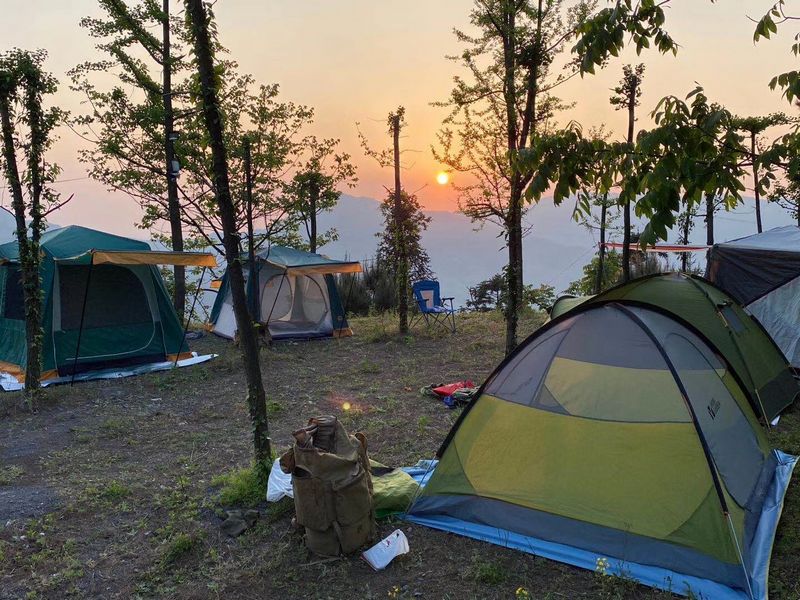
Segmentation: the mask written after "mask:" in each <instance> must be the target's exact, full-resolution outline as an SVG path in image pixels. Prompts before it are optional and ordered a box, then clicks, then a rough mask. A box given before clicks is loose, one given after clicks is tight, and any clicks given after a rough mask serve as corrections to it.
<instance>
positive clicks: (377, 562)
mask: <svg viewBox="0 0 800 600" xmlns="http://www.w3.org/2000/svg"><path fill="white" fill-rule="evenodd" d="M408 551H409V547H408V538H407V537H406V534H405V533H403V532H402V531H400V530H399V529H395V530H394V531H393V532H392V533H390V534H389V535H388V536H387V537H385V538H383V539H382V540H381V541H380V542H378V543H377V544H375V545H374V546H373V547H372V548H370V549H369V550H367V551H366V552H364V553H363V554H362V555H361V556H363V557H364V560H366V561H367V562H368V563H369V566H370V567H372V568H373V569H375V570H376V571H380V570H381V569H385V568H386V565H388V564H389V563H390V562H392V560H394V559H395V558H396V557H398V556H400V555H401V554H406V553H407V552H408Z"/></svg>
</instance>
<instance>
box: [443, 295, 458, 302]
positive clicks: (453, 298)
mask: <svg viewBox="0 0 800 600" xmlns="http://www.w3.org/2000/svg"><path fill="white" fill-rule="evenodd" d="M455 299H456V298H455V296H452V297H450V298H440V300H441V301H442V302H444V301H445V300H450V302H452V301H453V300H455Z"/></svg>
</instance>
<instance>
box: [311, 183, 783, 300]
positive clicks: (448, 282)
mask: <svg viewBox="0 0 800 600" xmlns="http://www.w3.org/2000/svg"><path fill="white" fill-rule="evenodd" d="M379 206H380V205H379V203H378V202H377V201H375V200H373V199H371V198H363V197H353V196H342V198H341V200H340V201H339V204H338V206H337V207H336V209H335V210H334V211H333V212H331V213H325V214H323V215H321V217H320V224H319V226H320V228H328V227H335V228H336V229H337V230H338V232H339V239H338V240H337V241H335V242H332V243H330V244H327V245H326V246H324V247H323V248H322V250H321V252H323V253H325V254H328V255H330V256H336V257H343V256H345V255H346V256H348V257H350V258H353V259H357V260H363V259H371V258H372V257H374V255H375V249H376V246H377V240H376V238H375V234H376V233H377V232H379V231H380V230H381V229H382V223H381V215H380V208H379ZM572 209H573V203H571V202H564V203H562V204H561V206H555V205H554V204H553V202H552V199H551V198H545V199H542V201H541V202H540V203H539V204H538V205H536V206H534V207H532V208H531V209H530V210H529V211H528V214H527V217H526V221H527V224H528V225H529V226H530V227H531V230H530V233H529V234H528V235H527V236H526V237H525V240H524V242H523V251H524V254H523V269H524V279H525V282H526V283H527V284H533V285H539V284H541V283H547V284H550V285H553V286H554V287H555V288H556V292H557V293H560V292H561V291H563V290H564V289H565V288H566V287H568V286H569V284H570V283H571V282H572V281H575V280H576V279H578V278H579V277H580V276H581V268H582V267H583V266H584V265H585V264H586V263H588V262H589V261H590V260H591V258H592V256H593V255H594V253H595V252H596V249H597V243H598V238H597V232H594V231H590V230H589V229H587V228H586V227H583V226H582V225H580V224H578V223H576V222H575V221H574V219H573V218H572ZM753 213H754V207H753V204H752V200H746V201H745V204H744V205H742V206H740V207H738V208H737V209H736V210H735V211H731V212H730V213H724V212H723V213H718V214H717V215H716V221H715V226H716V227H715V229H716V239H717V241H724V240H730V239H735V238H739V237H744V236H747V235H752V234H754V233H756V225H755V216H754V214H753ZM426 214H427V215H428V216H430V217H431V223H430V225H429V227H428V230H427V231H425V232H424V233H423V236H422V242H423V245H424V246H425V248H426V249H427V251H428V254H429V255H430V257H431V267H432V269H433V271H434V273H435V274H436V277H437V278H438V279H439V281H440V282H441V284H442V291H443V292H444V293H446V295H452V296H455V297H456V303H457V304H463V303H464V302H465V301H466V300H467V299H468V297H469V293H468V288H469V287H470V286H473V285H475V283H477V282H479V281H482V280H484V279H488V278H489V277H491V276H492V275H494V274H495V273H499V272H500V271H501V270H502V268H503V266H504V265H505V264H506V260H507V251H506V249H505V241H504V239H503V237H502V232H501V231H500V228H499V227H497V226H496V225H493V224H491V223H487V224H485V226H484V227H483V228H479V226H478V224H475V223H472V222H470V220H469V219H468V218H467V217H465V216H464V215H462V214H461V213H456V212H448V211H426ZM762 215H763V222H764V229H765V230H766V229H771V228H772V227H778V226H781V225H787V224H792V223H793V222H794V221H793V219H792V218H791V217H790V216H789V215H788V214H787V213H786V212H785V211H783V210H782V209H781V208H780V207H778V206H776V205H774V204H763V205H762ZM634 226H635V227H643V226H644V223H643V222H641V221H640V222H636V221H635V222H634ZM476 229H477V231H476ZM705 235H706V234H705V228H704V223H703V219H702V218H696V219H695V224H694V228H693V231H692V234H691V235H690V242H691V243H695V244H704V243H705ZM676 237H677V236H676V235H670V238H669V239H670V240H671V241H675V239H676ZM615 241H621V240H615ZM704 258H705V257H704V256H703V255H702V253H698V254H697V255H696V259H695V260H696V261H699V262H700V263H701V264H703V263H704Z"/></svg>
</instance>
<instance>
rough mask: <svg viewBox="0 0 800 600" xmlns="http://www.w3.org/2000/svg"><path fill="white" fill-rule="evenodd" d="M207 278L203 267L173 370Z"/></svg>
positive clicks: (176, 353) (176, 364)
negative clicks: (204, 280)
mask: <svg viewBox="0 0 800 600" xmlns="http://www.w3.org/2000/svg"><path fill="white" fill-rule="evenodd" d="M205 276H206V267H203V270H202V271H200V281H198V282H197V289H195V291H194V298H193V299H192V307H191V308H190V309H189V316H188V317H186V326H185V327H184V328H183V337H181V342H180V345H179V346H178V351H177V352H175V363H174V364H173V365H172V368H173V369H174V368H175V367H177V366H178V359H179V358H180V356H181V348H182V347H183V342H185V341H186V334H187V333H189V325H191V323H192V316H194V307H195V305H196V304H197V297H198V296H199V295H200V288H201V287H202V283H203V277H205Z"/></svg>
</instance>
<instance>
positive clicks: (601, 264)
mask: <svg viewBox="0 0 800 600" xmlns="http://www.w3.org/2000/svg"><path fill="white" fill-rule="evenodd" d="M607 201H608V198H607V196H603V205H602V206H601V208H600V251H599V252H598V255H597V281H596V282H595V285H594V293H595V294H599V293H600V292H602V291H603V279H604V273H603V269H604V268H605V261H606V213H607V211H608V205H607Z"/></svg>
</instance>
